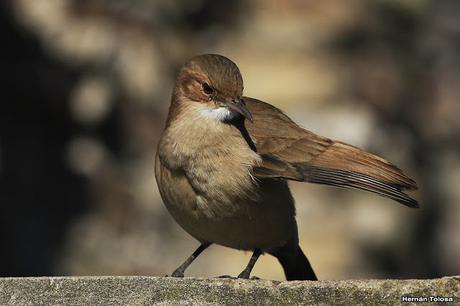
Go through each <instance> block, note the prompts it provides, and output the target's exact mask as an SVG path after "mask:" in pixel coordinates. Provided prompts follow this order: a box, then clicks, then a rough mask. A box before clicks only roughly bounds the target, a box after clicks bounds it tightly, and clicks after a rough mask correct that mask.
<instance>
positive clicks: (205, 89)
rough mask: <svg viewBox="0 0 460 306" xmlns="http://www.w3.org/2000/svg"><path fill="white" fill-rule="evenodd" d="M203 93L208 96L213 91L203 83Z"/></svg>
mask: <svg viewBox="0 0 460 306" xmlns="http://www.w3.org/2000/svg"><path fill="white" fill-rule="evenodd" d="M203 91H204V93H205V94H207V95H210V94H212V93H213V92H214V90H213V89H212V88H211V86H209V85H208V83H203Z"/></svg>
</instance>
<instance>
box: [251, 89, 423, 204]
mask: <svg viewBox="0 0 460 306" xmlns="http://www.w3.org/2000/svg"><path fill="white" fill-rule="evenodd" d="M244 100H245V102H246V106H247V107H248V109H249V110H250V111H251V113H252V116H253V118H254V121H253V123H250V122H247V123H246V129H247V131H248V133H249V135H250V137H251V139H252V140H253V143H254V145H255V147H256V150H257V153H259V154H260V156H261V157H262V163H261V164H259V165H258V166H257V167H255V168H254V170H253V171H254V175H255V176H256V177H269V178H280V179H289V180H296V181H306V182H311V183H317V184H325V185H330V186H336V187H342V188H354V189H360V190H366V191H370V192H373V193H376V194H379V195H381V196H385V197H388V198H390V199H393V200H395V201H397V202H399V203H402V204H404V205H407V206H409V207H418V203H417V201H415V200H414V199H412V198H410V197H409V196H408V195H407V194H405V193H404V192H403V190H406V189H407V190H413V189H417V185H416V183H415V182H414V181H413V180H412V179H410V178H409V177H407V176H406V175H405V174H404V173H403V172H402V171H401V170H400V169H399V168H398V167H396V166H394V165H392V164H391V163H389V162H388V161H386V160H385V159H383V158H381V157H379V156H376V155H374V154H371V153H368V152H365V151H363V150H361V149H359V148H356V147H354V146H351V145H348V144H345V143H342V142H338V141H333V140H331V139H328V138H325V137H321V136H319V135H316V134H314V133H312V132H310V131H307V130H305V129H303V128H301V127H300V126H298V125H297V124H296V123H295V122H293V121H292V120H291V119H290V118H289V117H288V116H287V115H285V114H284V113H283V112H282V111H281V110H279V109H277V108H276V107H274V106H272V105H270V104H268V103H265V102H262V101H259V100H256V99H252V98H244Z"/></svg>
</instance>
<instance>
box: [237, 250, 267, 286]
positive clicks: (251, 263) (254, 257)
mask: <svg viewBox="0 0 460 306" xmlns="http://www.w3.org/2000/svg"><path fill="white" fill-rule="evenodd" d="M261 254H262V252H261V251H260V250H259V249H255V250H254V253H252V256H251V259H249V262H248V265H247V266H246V268H245V269H244V270H243V272H241V273H240V275H238V278H245V279H248V278H249V276H250V275H251V271H252V268H254V265H255V264H256V261H257V259H259V256H260V255H261Z"/></svg>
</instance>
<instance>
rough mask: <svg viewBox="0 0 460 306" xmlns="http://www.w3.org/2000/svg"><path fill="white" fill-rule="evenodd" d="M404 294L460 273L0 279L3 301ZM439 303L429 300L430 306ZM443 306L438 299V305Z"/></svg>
mask: <svg viewBox="0 0 460 306" xmlns="http://www.w3.org/2000/svg"><path fill="white" fill-rule="evenodd" d="M402 296H407V297H427V298H428V302H430V301H429V297H430V296H436V297H451V298H453V299H454V302H453V303H445V304H444V305H457V304H460V276H451V277H444V278H439V279H429V280H424V279H411V280H343V281H318V282H310V281H302V282H300V281H296V282H276V281H268V280H256V281H255V280H240V279H216V278H214V279H205V278H183V279H178V278H169V277H147V276H95V277H38V278H0V305H169V304H174V305H196V304H200V305H216V304H230V305H233V304H241V305H257V304H259V305H260V304H265V305H267V304H273V305H291V304H297V305H299V304H300V305H302V304H326V305H331V304H333V305H382V304H391V305H398V304H403V305H411V304H414V305H415V303H405V302H403V301H402V300H401V297H402ZM430 304H436V303H424V305H430ZM437 304H439V303H437Z"/></svg>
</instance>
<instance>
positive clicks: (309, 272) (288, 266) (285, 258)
mask: <svg viewBox="0 0 460 306" xmlns="http://www.w3.org/2000/svg"><path fill="white" fill-rule="evenodd" d="M273 256H275V257H276V258H277V259H278V261H279V262H280V264H281V266H282V267H283V270H284V274H285V275H286V279H287V280H318V278H317V277H316V274H315V272H314V271H313V268H312V267H311V265H310V262H309V261H308V259H307V257H306V256H305V254H304V253H303V252H302V249H301V248H300V246H299V245H296V246H295V247H294V248H293V247H284V248H279V249H277V251H276V252H275V253H273Z"/></svg>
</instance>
